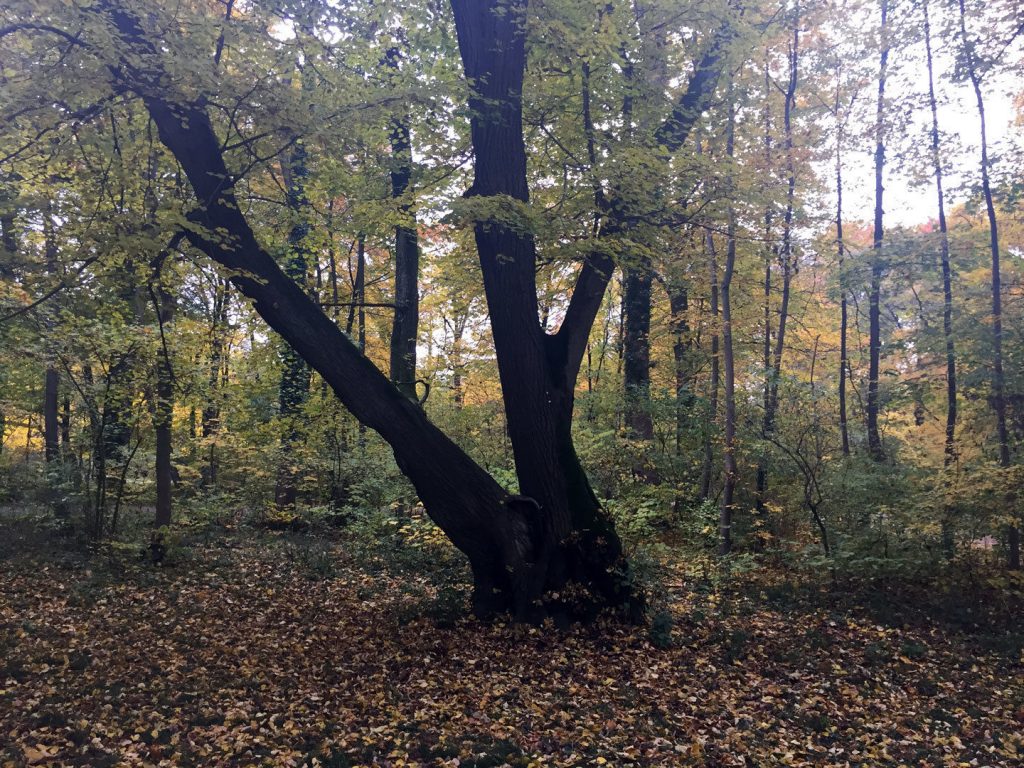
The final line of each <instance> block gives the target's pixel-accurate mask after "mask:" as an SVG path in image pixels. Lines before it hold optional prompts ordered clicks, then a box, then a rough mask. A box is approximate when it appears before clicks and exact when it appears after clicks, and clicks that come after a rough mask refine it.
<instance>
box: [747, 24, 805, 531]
mask: <svg viewBox="0 0 1024 768" xmlns="http://www.w3.org/2000/svg"><path fill="white" fill-rule="evenodd" d="M794 14H795V18H794V20H793V36H792V41H791V43H790V47H789V82H788V85H787V87H786V93H785V101H784V105H783V133H784V141H785V153H786V210H785V213H784V215H783V226H782V253H781V259H780V262H781V264H780V266H781V268H782V294H781V300H780V303H779V326H778V332H777V333H776V336H775V349H774V351H773V352H772V353H771V357H770V362H769V348H770V346H771V342H770V339H771V336H770V333H769V330H768V329H769V324H768V310H769V300H770V294H771V282H770V280H771V267H770V264H769V265H767V266H766V268H765V349H764V352H765V362H766V363H768V365H767V370H766V381H765V389H766V393H765V403H764V416H763V419H762V422H761V437H762V439H763V440H765V441H770V440H771V439H772V437H773V435H774V433H775V415H776V411H777V410H778V404H779V382H780V380H781V378H782V357H783V353H784V351H785V348H786V326H787V324H788V321H789V299H790V289H791V286H792V282H793V272H794V271H795V256H794V253H793V207H794V202H795V195H796V166H795V163H794V159H793V109H794V107H795V104H796V87H797V77H798V72H799V70H798V65H799V61H800V58H799V56H800V54H799V44H800V26H799V22H800V9H799V6H797V7H796V8H795V10H794ZM767 497H768V453H767V448H765V449H762V452H761V455H760V457H759V459H758V465H757V485H756V496H755V503H756V506H757V514H758V520H759V523H760V524H761V525H766V524H767V520H768V514H767V512H768V509H767V502H768V498H767ZM761 533H766V532H765V531H761ZM758 542H759V544H758V545H759V546H760V544H761V543H763V542H761V540H760V539H759V540H758Z"/></svg>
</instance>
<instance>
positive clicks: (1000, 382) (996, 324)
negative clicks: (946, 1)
mask: <svg viewBox="0 0 1024 768" xmlns="http://www.w3.org/2000/svg"><path fill="white" fill-rule="evenodd" d="M957 4H958V6H959V9H960V34H961V36H962V38H963V45H964V57H965V60H966V64H967V74H968V76H969V77H970V80H971V86H972V87H973V88H974V96H975V99H976V101H977V104H978V119H979V121H980V122H981V136H980V138H981V191H982V195H984V197H985V213H986V214H987V216H988V229H989V250H990V251H991V254H992V408H993V410H994V411H995V414H996V433H997V436H998V439H999V466H1000V467H1002V468H1004V469H1008V468H1009V467H1010V439H1009V433H1008V431H1007V426H1006V379H1005V374H1004V373H1003V297H1002V280H1001V276H1000V263H999V261H1000V257H999V225H998V222H997V220H996V207H995V202H994V201H993V198H992V184H991V180H990V178H989V165H990V160H989V156H988V136H987V131H986V126H985V99H984V97H983V95H982V92H981V74H980V73H979V72H978V61H977V56H976V54H975V50H974V41H973V40H971V39H970V36H969V35H968V34H967V19H966V16H967V12H966V9H965V8H964V0H958V3H957ZM1015 497H1016V494H1015V493H1014V491H1013V490H1012V489H1011V490H1010V492H1009V493H1008V494H1007V499H1006V503H1007V508H1008V509H1012V508H1013V506H1014V501H1015ZM1006 541H1007V565H1008V567H1009V568H1011V569H1013V570H1019V569H1020V567H1021V558H1020V529H1019V528H1018V527H1017V526H1016V525H1014V524H1012V523H1011V524H1010V525H1009V526H1007V535H1006Z"/></svg>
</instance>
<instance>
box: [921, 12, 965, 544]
mask: <svg viewBox="0 0 1024 768" xmlns="http://www.w3.org/2000/svg"><path fill="white" fill-rule="evenodd" d="M921 10H922V11H923V13H924V44H925V53H926V54H927V62H928V104H929V106H930V108H931V113H932V130H931V138H932V168H933V170H934V172H935V194H936V198H937V202H938V214H939V255H940V259H941V263H942V298H943V302H942V333H943V336H944V337H945V342H946V441H945V451H944V458H943V468H944V469H945V475H946V478H945V480H946V491H947V497H946V502H945V505H944V506H945V509H944V516H943V521H942V544H943V550H944V551H945V553H946V556H947V557H952V556H953V554H954V550H955V543H954V541H953V521H952V509H951V507H952V498H951V490H952V482H953V478H952V471H953V466H954V464H955V463H956V418H957V380H956V345H955V342H954V339H953V277H952V269H951V268H950V260H949V235H948V232H947V227H946V200H945V195H944V192H943V187H942V155H941V153H940V147H939V113H938V106H937V103H936V99H935V75H934V67H933V65H932V35H931V20H930V19H929V16H928V0H922V2H921Z"/></svg>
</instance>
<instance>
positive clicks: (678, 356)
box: [667, 282, 693, 457]
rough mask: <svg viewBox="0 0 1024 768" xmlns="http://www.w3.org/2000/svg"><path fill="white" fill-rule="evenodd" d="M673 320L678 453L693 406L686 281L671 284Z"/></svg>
mask: <svg viewBox="0 0 1024 768" xmlns="http://www.w3.org/2000/svg"><path fill="white" fill-rule="evenodd" d="M667 292H668V303H669V312H670V313H671V317H670V320H669V323H670V326H671V330H672V362H673V363H674V371H673V372H674V374H675V412H676V413H675V416H676V440H675V442H676V444H675V451H676V456H677V457H681V456H682V455H683V443H684V436H685V434H686V424H687V416H688V414H689V413H690V411H691V410H692V409H693V387H692V386H690V377H689V371H688V364H687V356H688V354H689V351H690V344H691V339H690V318H689V314H690V297H689V292H688V291H687V287H686V283H683V282H674V283H669V284H668V285H667Z"/></svg>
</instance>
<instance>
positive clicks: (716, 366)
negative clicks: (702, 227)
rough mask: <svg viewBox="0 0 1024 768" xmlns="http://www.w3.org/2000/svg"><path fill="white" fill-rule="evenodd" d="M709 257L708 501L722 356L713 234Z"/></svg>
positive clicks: (704, 478) (704, 480)
mask: <svg viewBox="0 0 1024 768" xmlns="http://www.w3.org/2000/svg"><path fill="white" fill-rule="evenodd" d="M704 242H705V244H706V250H707V256H708V271H709V273H710V275H709V277H710V286H711V287H710V296H711V299H710V302H709V304H710V311H711V325H712V334H711V381H710V382H709V383H708V389H709V390H710V391H709V392H708V414H707V418H706V419H705V427H704V466H703V467H702V469H701V476H700V496H701V498H702V499H704V500H707V499H709V498H711V486H712V482H711V480H712V477H714V463H715V452H714V446H713V444H712V440H711V431H712V426H713V425H714V424H715V423H716V422H717V421H718V388H719V380H720V378H721V371H720V367H721V355H720V351H719V348H718V344H719V327H718V324H719V319H718V255H717V253H716V252H715V239H714V236H713V235H712V234H711V232H706V233H705V235H704Z"/></svg>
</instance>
